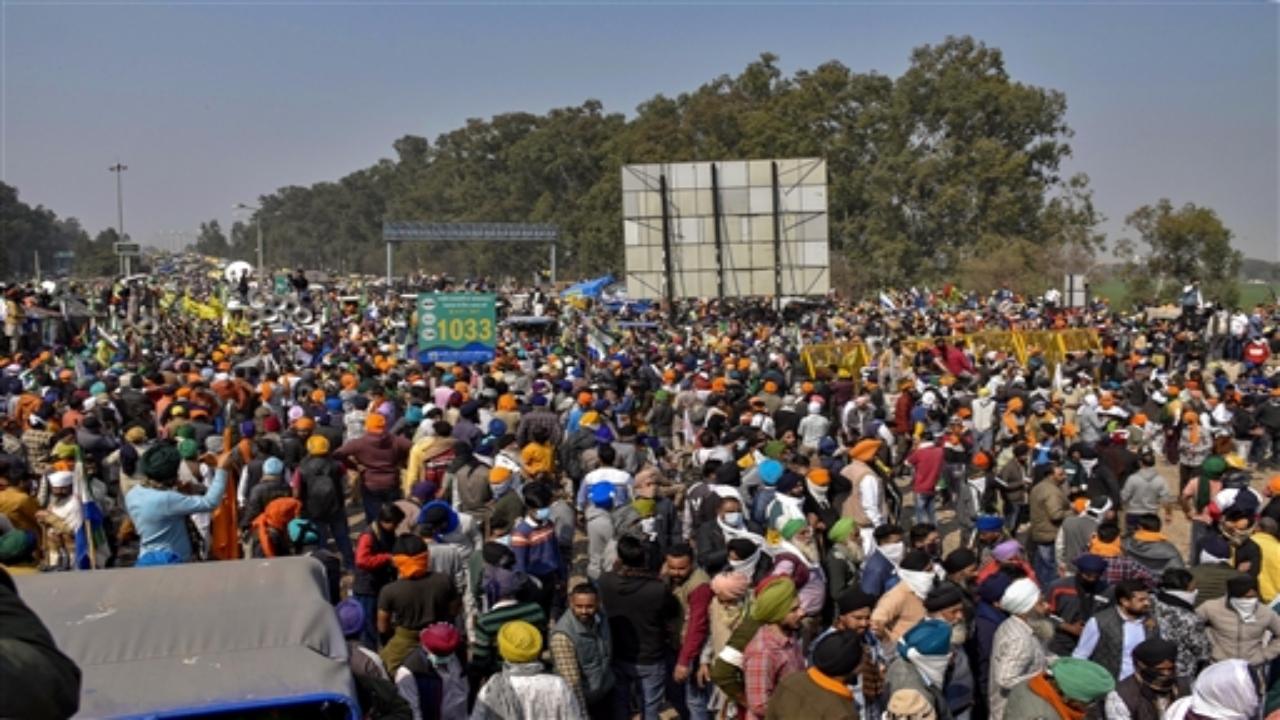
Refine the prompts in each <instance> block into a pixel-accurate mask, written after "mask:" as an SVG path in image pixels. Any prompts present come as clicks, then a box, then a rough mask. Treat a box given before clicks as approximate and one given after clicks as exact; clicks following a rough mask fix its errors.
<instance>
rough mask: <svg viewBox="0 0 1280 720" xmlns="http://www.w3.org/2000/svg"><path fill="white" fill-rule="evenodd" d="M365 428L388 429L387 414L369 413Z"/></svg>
mask: <svg viewBox="0 0 1280 720" xmlns="http://www.w3.org/2000/svg"><path fill="white" fill-rule="evenodd" d="M364 429H365V430H366V431H368V432H375V433H376V432H382V431H383V430H386V429H387V416H386V415H383V414H382V413H369V416H368V417H366V418H365V419H364Z"/></svg>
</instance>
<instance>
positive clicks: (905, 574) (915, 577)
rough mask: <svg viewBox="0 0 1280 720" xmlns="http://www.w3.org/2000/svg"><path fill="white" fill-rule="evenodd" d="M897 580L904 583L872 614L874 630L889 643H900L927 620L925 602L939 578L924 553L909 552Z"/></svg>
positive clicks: (890, 593) (881, 600) (888, 593)
mask: <svg viewBox="0 0 1280 720" xmlns="http://www.w3.org/2000/svg"><path fill="white" fill-rule="evenodd" d="M898 577H899V578H900V579H901V580H902V582H900V583H898V584H897V585H894V586H893V588H892V589H891V590H889V592H887V593H885V594H884V595H883V596H882V597H881V598H880V600H879V601H878V602H877V603H876V609H875V610H874V611H873V612H872V613H871V627H872V628H874V629H875V631H876V634H877V635H879V636H880V639H881V641H882V642H884V643H886V644H888V643H894V642H897V641H898V639H899V638H901V637H902V636H903V634H904V633H906V632H907V631H908V630H910V629H911V628H912V627H913V626H914V625H915V624H916V623H917V622H919V621H920V620H922V619H924V616H925V608H924V599H925V598H926V597H928V596H929V591H930V590H932V589H933V586H934V583H935V581H936V578H937V576H936V575H934V573H933V560H932V559H930V557H929V555H928V554H927V553H925V552H924V551H923V550H912V551H911V552H909V553H907V556H906V557H905V558H903V560H902V566H901V567H899V568H898Z"/></svg>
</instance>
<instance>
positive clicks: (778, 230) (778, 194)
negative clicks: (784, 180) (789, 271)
mask: <svg viewBox="0 0 1280 720" xmlns="http://www.w3.org/2000/svg"><path fill="white" fill-rule="evenodd" d="M769 167H770V169H771V170H772V171H773V309H774V311H775V312H778V311H781V310H782V207H781V205H782V185H781V184H780V183H779V182H778V163H777V162H771V163H769Z"/></svg>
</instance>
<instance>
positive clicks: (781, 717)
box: [764, 670, 858, 720]
mask: <svg viewBox="0 0 1280 720" xmlns="http://www.w3.org/2000/svg"><path fill="white" fill-rule="evenodd" d="M834 682H839V681H834ZM764 717H765V720H791V718H805V720H858V712H857V710H855V709H854V707H853V698H852V697H841V696H840V695H837V694H836V693H835V692H833V691H831V690H828V689H827V688H824V687H822V686H821V685H819V684H818V683H816V682H814V680H813V678H812V677H811V676H810V674H809V671H808V670H801V671H800V672H793V673H791V674H790V675H787V676H785V677H783V678H782V680H780V681H779V682H778V686H777V687H776V688H774V689H773V694H771V695H770V696H769V710H768V712H766V713H765V716H764Z"/></svg>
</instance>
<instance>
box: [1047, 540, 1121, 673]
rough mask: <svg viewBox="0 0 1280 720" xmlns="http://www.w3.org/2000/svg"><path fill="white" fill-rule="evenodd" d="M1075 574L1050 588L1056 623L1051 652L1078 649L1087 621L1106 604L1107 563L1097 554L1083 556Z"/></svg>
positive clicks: (1077, 561) (1048, 600) (1053, 616)
mask: <svg viewBox="0 0 1280 720" xmlns="http://www.w3.org/2000/svg"><path fill="white" fill-rule="evenodd" d="M1075 569H1076V573H1075V574H1074V575H1068V576H1066V577H1064V578H1059V579H1057V580H1054V581H1053V583H1052V584H1051V585H1049V591H1048V597H1047V598H1046V600H1047V602H1048V604H1049V615H1050V618H1052V620H1053V638H1052V639H1050V640H1049V652H1051V653H1053V654H1054V655H1070V654H1071V652H1072V651H1073V650H1075V649H1076V643H1077V642H1078V641H1079V639H1080V633H1082V632H1084V624H1085V622H1086V621H1087V620H1088V619H1089V618H1091V617H1093V615H1094V613H1096V612H1097V611H1098V610H1101V609H1102V608H1103V607H1105V606H1106V605H1107V602H1108V601H1107V599H1106V597H1105V596H1104V595H1103V591H1105V590H1106V588H1107V582H1106V580H1104V579H1103V575H1104V574H1105V573H1106V571H1107V561H1106V560H1105V559H1103V558H1101V557H1098V556H1097V555H1089V554H1085V555H1081V556H1080V557H1078V558H1076V561H1075Z"/></svg>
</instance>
